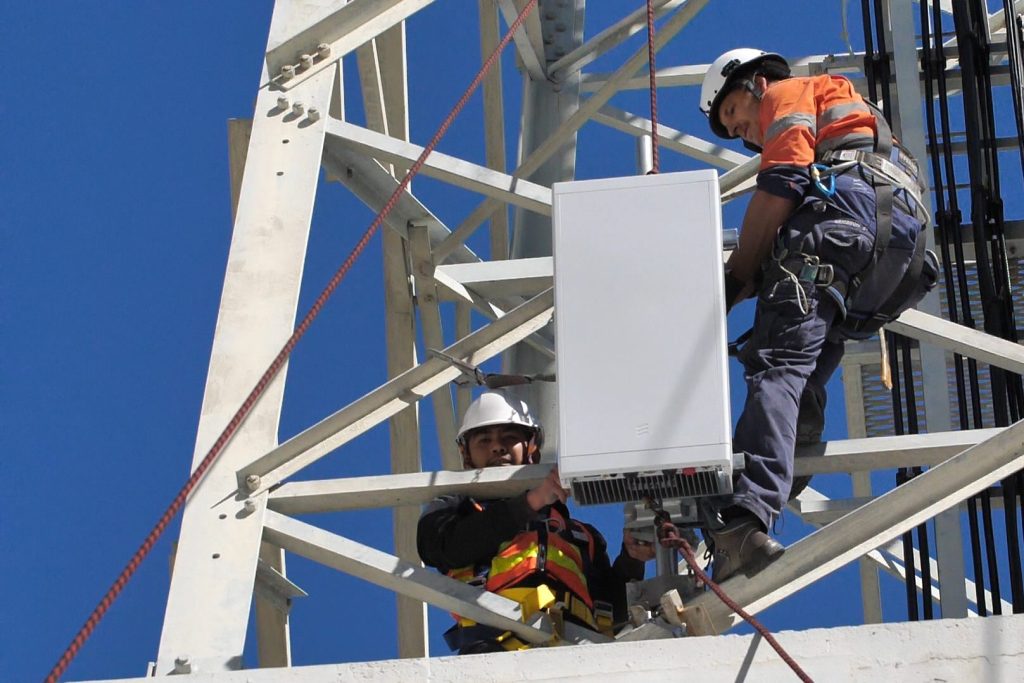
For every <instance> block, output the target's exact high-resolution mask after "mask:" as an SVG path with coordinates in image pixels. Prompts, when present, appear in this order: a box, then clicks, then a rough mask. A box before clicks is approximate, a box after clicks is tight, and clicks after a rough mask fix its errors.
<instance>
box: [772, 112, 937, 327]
mask: <svg viewBox="0 0 1024 683" xmlns="http://www.w3.org/2000/svg"><path fill="white" fill-rule="evenodd" d="M865 104H866V105H867V106H868V108H869V109H870V111H871V113H872V114H873V115H874V118H875V124H876V125H875V139H874V150H871V151H867V150H863V149H833V150H826V151H823V152H820V153H819V154H818V155H817V159H816V161H815V163H813V164H812V165H811V167H810V169H809V171H810V174H811V178H812V180H813V181H814V185H815V189H816V190H817V192H818V194H820V195H821V198H822V199H823V200H824V201H825V202H828V201H829V200H830V199H831V198H832V196H833V195H834V194H835V191H836V189H835V178H836V176H837V175H841V174H843V173H846V172H848V171H850V170H852V169H854V168H857V169H859V170H860V172H861V174H862V177H864V178H865V179H866V180H867V181H869V182H870V183H871V185H872V187H873V188H874V191H875V226H876V227H875V243H874V247H873V250H872V254H871V261H870V263H869V264H868V266H867V267H866V268H865V269H864V270H863V271H861V272H860V273H854V274H851V276H850V279H849V281H848V282H845V281H843V280H841V279H837V278H836V277H835V272H834V269H833V267H832V265H831V264H828V263H823V262H821V259H820V258H819V257H818V256H815V255H809V254H791V253H788V252H787V251H785V250H783V251H781V252H780V253H778V254H777V255H776V257H775V263H776V265H777V266H778V267H779V268H780V269H781V271H782V273H783V277H786V278H793V279H796V280H799V281H802V282H809V283H812V284H813V285H814V286H816V287H821V288H831V289H832V290H833V291H834V292H835V293H836V295H837V297H838V298H839V299H840V300H842V301H843V302H844V303H845V306H844V308H845V318H844V320H843V321H842V323H840V324H839V325H838V326H837V327H838V330H839V331H840V332H841V334H842V335H843V336H846V337H849V338H865V337H869V336H871V335H873V334H875V333H876V332H877V331H878V330H879V329H880V328H881V327H882V326H883V325H885V324H886V323H888V322H891V321H892V320H895V319H896V318H897V317H899V315H900V314H901V313H902V312H903V311H905V310H907V309H908V308H910V307H912V306H914V305H915V304H916V303H917V302H918V301H920V300H921V298H923V296H924V294H926V293H927V292H928V291H929V290H931V288H932V287H934V286H935V275H936V274H937V271H936V269H935V268H931V269H929V273H927V277H926V274H925V264H926V261H927V260H928V258H929V254H928V252H927V250H926V249H925V246H926V243H927V236H926V235H925V231H924V229H923V228H922V229H921V230H919V231H918V233H917V235H916V237H915V240H914V250H913V252H912V254H911V256H910V261H909V263H908V264H907V266H906V269H905V270H903V273H902V277H901V279H900V281H899V284H898V285H897V286H896V288H895V289H894V290H893V291H892V293H891V294H889V296H888V297H887V298H886V299H885V300H884V301H863V300H860V299H858V296H857V295H858V292H859V290H860V288H861V286H862V284H864V283H866V282H870V281H871V280H872V278H873V277H875V276H876V269H877V268H878V266H879V264H880V263H881V262H882V260H883V255H884V254H885V251H886V249H887V248H888V247H889V243H890V240H891V239H892V230H893V227H892V212H893V207H894V206H895V207H896V208H898V209H900V210H901V211H902V212H904V213H906V214H907V215H910V216H914V217H915V218H916V219H917V220H918V221H920V222H921V224H922V226H923V225H927V224H928V222H929V221H930V217H929V216H928V213H927V210H926V209H925V208H924V203H923V202H922V201H921V195H922V194H923V193H924V189H925V188H924V186H923V184H922V183H921V181H920V171H919V168H918V166H917V163H916V161H915V160H914V159H913V157H912V156H911V155H910V154H909V153H907V152H906V151H905V150H904V149H902V148H901V147H900V146H898V145H894V141H893V137H892V131H891V129H890V128H889V124H888V123H887V122H886V120H885V117H884V116H883V115H882V113H881V112H880V111H879V110H878V108H877V107H876V106H875V105H874V104H872V103H870V102H868V101H867V100H865ZM894 149H895V155H896V158H897V161H898V163H897V162H894V161H893V160H892V157H893V156H894ZM905 168H910V169H913V171H912V172H911V171H907V170H904V169H905ZM825 181H828V183H827V184H826V182H825ZM897 191H904V192H905V197H906V198H905V197H904V196H900V195H898V194H897ZM908 199H909V201H908ZM824 208H825V207H824V206H823V205H822V206H820V210H823V209H824ZM930 260H931V261H932V262H933V263H934V262H935V256H934V255H933V254H932V255H930ZM798 289H799V288H798ZM800 292H802V290H800ZM800 292H798V293H800Z"/></svg>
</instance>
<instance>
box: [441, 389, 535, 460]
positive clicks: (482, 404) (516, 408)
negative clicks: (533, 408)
mask: <svg viewBox="0 0 1024 683" xmlns="http://www.w3.org/2000/svg"><path fill="white" fill-rule="evenodd" d="M502 424H515V425H521V426H523V427H526V428H527V429H531V430H533V432H534V433H535V434H536V438H535V443H536V444H537V447H538V448H539V447H540V445H541V441H542V440H543V431H542V430H541V426H540V423H539V422H537V421H536V420H534V419H533V415H531V414H530V408H529V406H527V405H526V402H525V401H522V400H520V399H518V398H515V397H514V396H510V395H509V394H506V393H505V392H504V391H486V392H484V393H482V394H480V395H479V396H478V397H477V398H476V400H475V401H473V402H472V403H470V404H469V408H468V409H467V410H466V415H465V417H463V418H462V426H461V427H459V434H458V436H457V437H456V438H455V441H456V443H458V444H459V445H460V446H462V445H464V444H465V436H466V433H467V432H469V431H471V430H473V429H477V428H478V427H490V426H491V425H502Z"/></svg>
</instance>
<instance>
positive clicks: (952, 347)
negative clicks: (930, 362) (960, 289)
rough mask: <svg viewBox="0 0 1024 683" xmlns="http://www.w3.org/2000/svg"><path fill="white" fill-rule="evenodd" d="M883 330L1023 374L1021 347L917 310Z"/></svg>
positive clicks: (1023, 359) (911, 311)
mask: <svg viewBox="0 0 1024 683" xmlns="http://www.w3.org/2000/svg"><path fill="white" fill-rule="evenodd" d="M885 327H886V329H887V330H890V331H892V332H895V333H896V334H902V335H904V336H906V337H910V338H912V339H918V340H920V341H922V342H925V343H927V344H933V345H935V346H938V347H939V348H942V349H946V350H947V351H953V352H954V353H959V354H960V355H962V356H966V357H968V358H974V359H975V360H979V361H982V362H984V363H988V364H989V365H994V366H996V367H997V368H1002V369H1003V370H1009V371H1010V372H1014V373H1017V374H1024V347H1022V346H1020V345H1019V344H1015V343H1013V342H1011V341H1007V340H1006V339H1000V338H999V337H994V336H992V335H990V334H986V333H985V332H979V331H978V330H972V329H970V328H969V327H964V326H963V325H958V324H957V323H953V322H950V321H948V320H943V319H942V318H939V317H937V316H934V315H928V314H927V313H922V312H921V311H916V310H910V311H906V312H905V313H903V315H901V316H900V317H899V318H898V319H896V320H895V321H894V322H891V323H889V324H888V325H886V326H885Z"/></svg>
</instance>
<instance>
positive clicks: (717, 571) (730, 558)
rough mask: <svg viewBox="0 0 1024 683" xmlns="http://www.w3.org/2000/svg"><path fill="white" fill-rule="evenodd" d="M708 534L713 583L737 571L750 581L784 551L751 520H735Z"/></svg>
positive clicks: (748, 517) (743, 518)
mask: <svg viewBox="0 0 1024 683" xmlns="http://www.w3.org/2000/svg"><path fill="white" fill-rule="evenodd" d="M710 533H711V539H712V540H713V541H714V542H715V565H714V572H713V574H712V578H713V579H714V581H715V583H721V582H723V581H725V580H726V579H728V578H729V577H731V576H732V575H733V574H735V573H736V572H738V571H740V570H742V571H743V573H744V574H746V575H747V577H751V576H753V575H754V574H756V573H757V572H759V571H761V570H762V569H764V568H765V567H767V566H768V565H769V564H771V563H772V562H774V561H775V560H777V559H779V558H780V557H782V553H783V552H785V550H786V549H785V547H783V545H782V544H781V543H779V542H778V541H776V540H775V539H773V538H772V537H771V536H769V535H768V534H767V533H765V532H764V531H762V530H761V522H760V521H758V519H757V518H756V517H753V516H743V517H738V518H736V519H733V520H732V521H730V522H729V523H728V524H726V525H725V526H724V527H723V528H722V529H721V530H720V531H712V532H710Z"/></svg>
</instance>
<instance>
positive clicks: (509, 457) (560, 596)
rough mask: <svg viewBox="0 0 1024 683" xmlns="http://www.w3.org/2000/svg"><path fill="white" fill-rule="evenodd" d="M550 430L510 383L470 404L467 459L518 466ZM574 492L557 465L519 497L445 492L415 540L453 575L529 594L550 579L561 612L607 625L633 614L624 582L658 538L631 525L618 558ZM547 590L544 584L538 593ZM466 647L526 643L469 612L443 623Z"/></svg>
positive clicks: (464, 443) (470, 463) (428, 559)
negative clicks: (640, 537) (578, 511)
mask: <svg viewBox="0 0 1024 683" xmlns="http://www.w3.org/2000/svg"><path fill="white" fill-rule="evenodd" d="M543 436H544V433H543V430H542V429H541V426H540V424H538V423H537V422H536V421H535V420H534V419H533V416H532V415H531V414H530V410H529V408H528V407H527V405H526V403H524V402H523V401H521V400H519V399H517V398H515V397H512V396H510V395H509V394H507V393H505V392H504V391H488V392H485V393H483V394H481V395H480V396H479V397H478V398H477V399H476V400H475V401H473V403H472V404H471V405H470V407H469V409H468V410H467V411H466V415H465V417H464V418H463V421H462V426H461V428H460V429H459V434H458V437H457V440H456V441H457V445H458V448H459V452H460V453H461V455H462V462H463V467H464V468H466V469H481V468H484V467H510V466H513V465H530V464H537V463H539V462H540V447H541V445H542V444H543ZM568 495H569V492H568V491H567V490H566V489H564V488H563V487H562V484H561V482H560V481H559V479H558V471H557V469H555V468H552V470H551V473H550V474H549V475H548V476H547V478H545V479H544V481H543V482H542V483H541V484H539V485H538V486H535V487H534V488H532V489H530V490H529V491H525V492H523V493H522V494H520V495H518V496H515V497H513V498H503V499H492V500H474V499H472V498H469V497H467V496H461V495H456V496H442V497H440V498H437V499H436V500H434V502H433V503H431V504H430V505H429V506H428V507H427V509H426V510H425V511H424V513H423V516H422V517H420V522H419V526H418V527H417V533H416V546H417V549H418V551H419V555H420V558H421V559H422V560H423V562H424V564H426V565H427V566H430V567H436V568H437V569H438V570H440V571H442V572H445V573H447V574H448V575H449V576H451V577H453V578H457V579H460V580H462V581H466V582H467V583H470V584H473V585H477V586H481V587H484V588H486V589H487V590H489V591H492V592H495V593H501V594H505V595H506V596H507V597H509V598H511V599H515V600H520V601H522V602H523V603H524V606H525V605H526V604H529V603H530V602H531V601H532V602H537V601H538V600H540V601H541V602H542V604H540V605H539V606H540V607H541V608H546V607H549V605H547V604H544V603H543V598H537V597H534V598H533V599H532V600H526V599H524V598H523V591H526V592H528V593H529V592H531V591H532V590H536V589H537V587H539V586H543V587H545V589H550V592H547V593H545V595H549V596H551V595H553V596H554V599H555V600H556V601H558V602H560V603H561V604H562V605H564V610H563V617H564V618H566V619H569V620H571V621H574V622H575V623H577V624H579V625H581V626H584V627H587V628H591V629H594V630H598V631H603V632H606V633H609V634H610V633H611V631H612V630H613V628H614V625H615V624H619V623H624V622H625V620H626V618H627V616H628V615H627V610H626V593H625V584H626V582H627V581H629V580H641V579H643V576H644V561H645V560H648V559H652V558H653V556H654V551H653V548H651V547H649V546H642V545H640V544H639V543H637V542H635V541H634V540H633V539H632V537H631V536H630V535H629V534H628V533H626V534H624V536H625V541H624V544H623V550H622V552H621V553H620V555H619V557H618V559H616V560H615V563H614V564H612V563H611V562H610V561H609V558H608V552H607V544H606V542H605V540H604V537H603V536H601V534H600V533H599V532H598V531H597V529H595V528H594V527H592V526H591V525H589V524H583V523H581V522H579V521H578V520H575V519H573V518H571V517H570V516H569V510H568V508H566V506H565V502H566V499H567V497H568ZM538 595H539V594H538ZM445 640H446V641H447V642H448V644H449V646H450V647H451V648H452V649H453V650H456V651H458V652H459V654H472V653H479V652H500V651H503V650H513V649H521V648H523V647H525V645H524V644H523V643H521V642H519V641H518V640H517V639H516V638H515V637H513V636H512V635H511V634H510V633H508V632H502V631H501V630H500V629H496V628H492V627H489V626H484V625H482V624H476V623H474V622H472V621H469V620H467V619H464V618H459V619H458V623H457V624H456V625H455V626H453V627H452V628H451V629H449V630H448V631H447V632H446V633H445Z"/></svg>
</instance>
